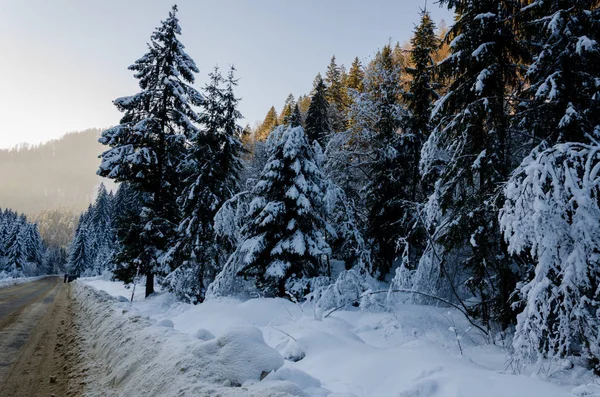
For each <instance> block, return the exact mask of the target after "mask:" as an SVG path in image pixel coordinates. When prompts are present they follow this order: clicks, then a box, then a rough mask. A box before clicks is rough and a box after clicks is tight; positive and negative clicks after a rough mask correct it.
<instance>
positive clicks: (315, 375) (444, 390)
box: [82, 279, 600, 397]
mask: <svg viewBox="0 0 600 397" xmlns="http://www.w3.org/2000/svg"><path fill="white" fill-rule="evenodd" d="M82 282H83V283H87V284H89V285H91V286H93V287H94V288H98V289H102V288H103V287H107V288H106V289H107V290H109V291H110V293H111V294H113V295H115V296H118V295H123V294H124V292H123V291H126V290H125V289H124V288H123V286H122V285H120V284H118V283H110V282H107V281H101V280H94V279H84V280H82ZM106 283H110V284H106ZM111 305H112V307H122V308H124V309H125V310H130V312H129V313H128V315H129V316H130V318H132V319H134V320H135V319H136V318H139V319H140V320H137V321H138V323H139V322H142V321H143V322H144V324H146V325H145V326H144V327H145V328H144V329H147V328H149V329H155V328H156V326H150V325H151V324H159V323H161V322H164V323H166V324H169V325H171V324H172V325H173V328H174V329H171V328H168V330H165V331H163V334H164V335H162V336H161V338H163V339H161V343H165V344H170V343H174V344H175V346H186V345H185V344H186V343H188V342H187V341H188V340H192V341H193V343H195V344H196V345H195V346H196V347H189V348H185V347H182V348H181V349H180V350H179V351H178V352H174V351H171V352H170V353H169V354H170V355H169V357H171V356H175V357H177V355H179V354H181V355H182V356H181V357H179V358H178V359H177V360H179V361H181V362H186V363H187V364H186V368H188V369H187V371H191V368H192V367H194V366H199V365H200V366H201V365H202V364H201V363H200V362H198V361H199V360H201V359H200V358H198V357H204V356H205V355H209V356H211V357H214V356H216V354H215V351H216V350H215V349H217V346H218V345H219V342H218V341H219V340H221V341H226V340H228V339H230V338H231V330H232V329H233V330H235V329H245V330H246V331H244V332H246V334H245V335H246V336H245V337H244V338H242V339H243V340H247V342H241V343H243V344H244V345H245V344H246V343H249V344H250V343H256V344H257V345H253V347H248V349H247V350H248V352H252V351H253V350H254V349H255V347H256V346H260V347H259V348H258V349H259V350H260V349H261V348H262V347H264V346H263V338H264V341H265V342H266V344H267V345H268V346H270V347H271V348H272V349H273V350H271V351H277V352H279V353H278V355H280V357H284V358H285V362H282V361H279V364H283V366H282V367H281V368H279V369H278V370H277V371H273V372H271V373H269V374H268V375H267V376H266V377H265V379H264V380H263V381H262V382H258V381H257V376H258V372H256V371H255V372H254V373H252V374H250V373H248V374H247V375H243V376H244V377H250V378H251V379H252V382H251V383H253V384H252V386H251V387H249V388H248V393H257V395H264V396H267V395H269V394H268V392H267V391H266V390H269V392H275V390H283V391H285V392H287V393H289V394H292V395H306V396H314V397H321V396H326V395H330V396H332V397H333V396H336V397H341V396H345V397H371V396H377V397H387V396H390V397H392V396H394V397H398V396H400V397H437V396H448V397H454V396H461V397H481V396H486V397H506V396H511V397H529V396H542V395H543V396H545V397H573V396H574V395H577V396H580V395H582V394H581V391H580V390H584V389H585V388H584V389H582V388H581V387H580V388H579V389H575V390H574V388H575V386H577V385H578V384H581V382H580V383H577V382H575V381H574V382H570V384H567V383H569V382H565V383H564V385H563V386H558V385H556V384H552V383H550V382H548V381H545V380H542V379H540V378H539V377H537V376H535V375H514V374H512V373H507V372H506V364H507V356H506V353H505V351H504V350H503V349H502V348H500V347H497V346H490V345H485V344H484V343H483V342H482V339H481V337H480V336H479V335H478V334H477V333H476V331H475V330H473V329H472V328H469V324H468V323H467V322H466V321H465V319H464V318H463V317H462V316H461V315H460V314H459V313H458V312H455V311H448V309H442V308H436V307H431V306H418V305H399V306H398V308H397V310H396V311H395V312H393V313H387V312H386V313H361V312H359V311H338V312H336V313H334V314H333V315H331V316H330V317H328V318H325V319H323V320H322V321H320V320H317V319H315V316H314V315H313V312H312V309H310V308H307V307H304V308H303V307H301V306H300V305H296V304H294V303H292V302H289V301H287V300H283V299H252V300H249V301H239V300H236V299H218V300H209V301H206V302H204V303H203V304H200V305H195V306H194V305H189V304H186V303H182V302H180V301H177V300H176V299H175V298H174V296H173V295H171V294H169V293H159V294H156V295H155V296H152V297H150V298H149V299H145V300H140V301H136V302H134V304H133V305H132V306H131V307H130V305H129V304H124V303H115V302H114V301H113V302H112V303H111ZM119 305H121V306H119ZM114 310H116V309H114ZM134 313H135V314H134ZM103 321H104V320H103ZM248 327H250V328H248ZM258 330H260V331H258ZM257 331H258V332H257ZM147 332H148V331H143V332H138V336H136V338H139V335H140V334H145V333H147ZM153 332H155V331H153ZM259 332H261V334H260V335H259ZM127 335H128V334H127V333H126V334H125V335H123V336H122V337H123V338H127V337H128V336H127ZM457 335H458V337H459V338H460V339H459V342H460V347H459V345H458V342H457ZM129 337H130V338H133V337H132V336H129ZM115 338H116V336H115ZM233 338H234V339H235V338H237V336H235V335H234V337H233ZM167 339H169V341H166V340H167ZM242 339H240V340H242ZM163 340H164V342H162V341H163ZM199 340H203V341H206V342H204V343H202V342H198V341H199ZM176 341H181V342H176ZM250 341H252V342H250ZM118 343H120V342H119V340H118V339H116V340H115V341H114V344H118ZM189 343H192V342H189ZM199 343H200V344H199ZM236 343H237V342H236ZM198 346H200V347H198ZM232 346H233V345H232ZM232 348H233V347H232ZM240 348H242V347H241V345H240ZM169 349H170V348H169ZM244 349H245V348H244ZM460 349H462V350H463V353H464V354H463V355H461V353H460ZM234 350H235V349H234ZM194 354H196V355H195V356H194ZM253 354H255V353H250V355H253ZM256 354H258V353H256ZM190 355H191V356H192V357H193V358H194V360H195V361H194V360H192V361H188V359H187V358H185V357H188V356H190ZM220 357H221V361H220V363H219V365H220V364H224V363H225V362H228V363H229V360H230V359H231V358H232V356H227V354H226V353H225V352H222V354H221V356H220ZM248 359H250V358H248ZM122 360H123V359H119V360H117V362H121V361H122ZM211 360H212V359H211ZM273 360H275V358H273ZM238 361H239V360H238ZM238 361H236V362H238ZM159 363H160V361H159ZM230 365H232V364H230ZM169 366H170V367H172V368H175V367H176V366H175V365H173V364H172V363H171V364H169ZM202 368H206V367H202ZM169 370H171V369H169ZM246 370H247V369H245V370H243V371H240V373H241V372H244V371H246ZM176 372H177V371H175V373H176ZM200 372H202V371H200ZM264 374H265V373H263V372H261V375H264ZM173 375H174V374H172V373H169V374H168V377H171V376H173ZM203 376H204V375H203ZM223 378H227V379H229V381H228V383H227V384H232V385H235V384H240V383H242V384H243V383H244V382H243V379H235V376H233V375H227V376H223V375H221V376H220V377H219V376H216V375H214V374H212V373H211V374H209V380H208V381H209V382H213V380H212V379H214V382H215V383H218V384H222V379H223ZM259 378H260V376H259ZM217 379H218V380H217ZM591 381H592V380H590V381H589V382H591ZM182 382H185V380H182ZM271 382H273V383H271ZM275 382H279V383H275ZM583 383H585V382H583ZM277 388H278V389H277ZM230 390H237V391H240V388H235V387H233V388H230ZM300 390H302V391H300ZM585 390H588V389H585ZM577 393H579V394H577ZM583 395H585V396H586V397H588V396H589V397H591V396H594V397H600V395H598V396H596V395H594V394H589V395H588V394H583Z"/></svg>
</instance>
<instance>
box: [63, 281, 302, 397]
mask: <svg viewBox="0 0 600 397" xmlns="http://www.w3.org/2000/svg"><path fill="white" fill-rule="evenodd" d="M73 298H74V302H75V307H76V318H77V321H76V323H77V324H78V328H79V330H78V331H79V333H80V335H81V336H82V337H83V342H82V344H83V347H84V351H85V358H86V363H85V366H86V367H87V368H84V370H83V371H82V373H87V378H86V380H85V381H86V386H85V387H86V388H85V390H84V393H83V394H84V395H85V396H88V397H117V396H161V397H171V396H192V395H201V396H217V395H218V396H222V397H242V396H252V397H254V396H255V397H258V396H261V397H263V396H264V397H289V396H305V394H303V392H302V390H301V388H300V387H299V386H297V385H293V384H287V383H286V382H289V381H286V382H282V381H277V382H275V381H268V382H261V379H262V378H264V377H265V376H266V375H267V374H268V373H269V372H272V371H274V370H276V369H278V368H279V367H281V366H282V365H283V362H284V360H283V357H281V355H280V354H279V353H277V351H276V350H274V349H272V348H270V347H269V346H267V344H266V343H265V341H264V339H263V336H262V333H261V331H260V330H259V329H257V328H254V327H242V328H236V329H233V330H230V331H229V332H227V333H225V334H223V335H222V336H220V337H219V338H217V339H212V340H209V341H206V342H204V341H202V340H199V339H198V338H196V337H194V336H192V335H187V334H183V333H181V332H179V331H176V330H174V329H172V328H170V327H165V326H157V325H153V324H156V323H155V320H151V319H149V318H148V317H146V316H143V315H140V314H139V312H138V311H137V310H136V309H135V308H134V307H133V308H132V307H131V306H130V304H128V303H122V302H119V301H118V299H117V298H114V297H111V296H110V295H109V294H107V293H106V292H103V291H96V290H94V289H93V288H91V287H88V286H85V285H83V284H82V283H80V282H75V283H74V284H73ZM168 321H169V322H171V320H168ZM171 323H172V322H171ZM209 334H210V332H208V331H207V332H205V333H204V335H205V336H208V335H209ZM289 383H291V382H289ZM242 384H244V386H245V387H235V386H240V385H242Z"/></svg>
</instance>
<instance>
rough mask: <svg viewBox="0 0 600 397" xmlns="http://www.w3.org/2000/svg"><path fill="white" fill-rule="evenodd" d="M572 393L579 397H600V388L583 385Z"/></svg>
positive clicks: (592, 385)
mask: <svg viewBox="0 0 600 397" xmlns="http://www.w3.org/2000/svg"><path fill="white" fill-rule="evenodd" d="M572 393H573V394H574V395H575V396H577V397H600V386H599V385H594V384H589V385H581V386H578V387H576V388H574V389H573V391H572Z"/></svg>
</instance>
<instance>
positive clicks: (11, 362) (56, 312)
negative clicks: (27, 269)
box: [0, 277, 80, 397]
mask: <svg viewBox="0 0 600 397" xmlns="http://www.w3.org/2000/svg"><path fill="white" fill-rule="evenodd" d="M69 294H70V285H69V284H63V280H62V278H59V277H47V278H44V279H41V280H37V281H33V282H30V283H26V284H20V285H16V286H13V287H8V288H0V396H3V397H11V396H47V397H49V396H53V395H54V396H76V395H79V391H78V390H79V388H80V385H75V384H73V383H74V382H69V371H70V368H72V367H73V366H74V364H75V363H76V361H77V343H76V338H75V332H74V329H73V320H72V308H71V300H70V298H69Z"/></svg>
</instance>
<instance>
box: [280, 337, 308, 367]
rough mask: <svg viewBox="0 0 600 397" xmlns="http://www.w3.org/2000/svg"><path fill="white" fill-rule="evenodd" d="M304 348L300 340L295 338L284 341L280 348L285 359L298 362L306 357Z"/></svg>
mask: <svg viewBox="0 0 600 397" xmlns="http://www.w3.org/2000/svg"><path fill="white" fill-rule="evenodd" d="M304 350H305V348H304V347H303V346H302V342H301V341H296V340H291V339H290V340H288V341H287V342H285V345H284V346H283V348H282V349H281V355H282V356H283V358H285V359H286V360H290V361H293V362H298V361H300V360H302V359H303V358H304V357H306V353H305V352H304Z"/></svg>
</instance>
